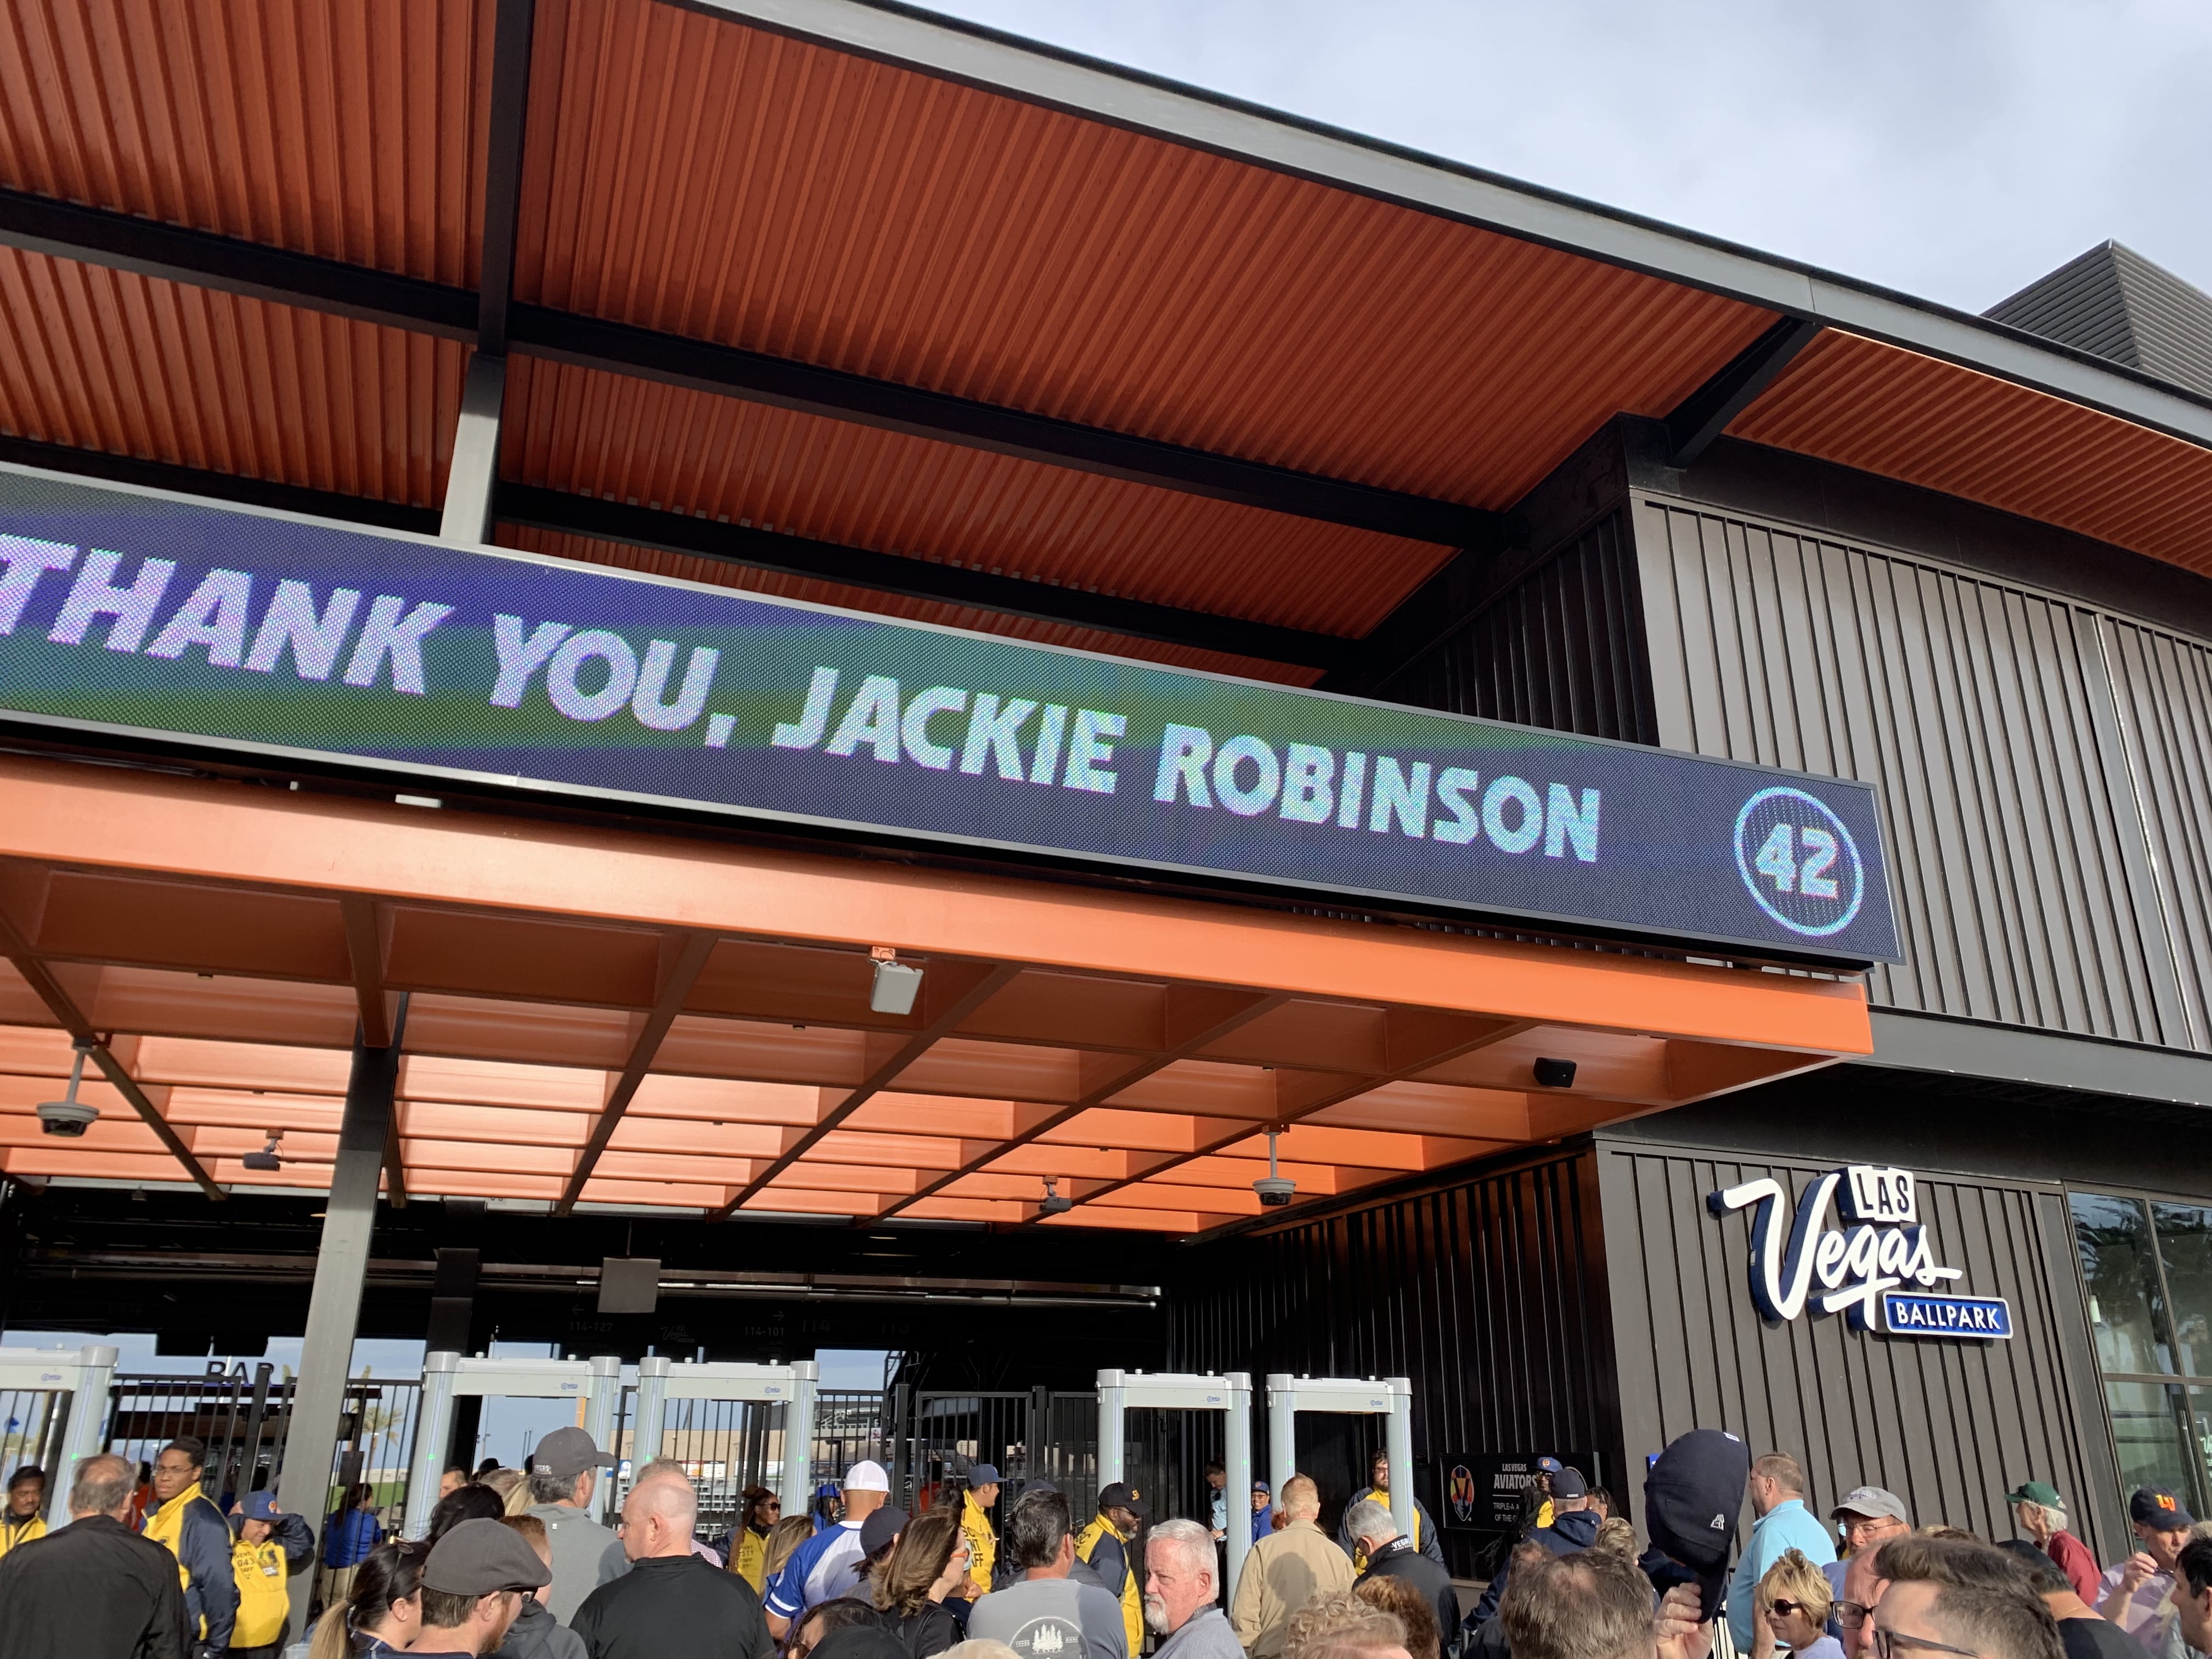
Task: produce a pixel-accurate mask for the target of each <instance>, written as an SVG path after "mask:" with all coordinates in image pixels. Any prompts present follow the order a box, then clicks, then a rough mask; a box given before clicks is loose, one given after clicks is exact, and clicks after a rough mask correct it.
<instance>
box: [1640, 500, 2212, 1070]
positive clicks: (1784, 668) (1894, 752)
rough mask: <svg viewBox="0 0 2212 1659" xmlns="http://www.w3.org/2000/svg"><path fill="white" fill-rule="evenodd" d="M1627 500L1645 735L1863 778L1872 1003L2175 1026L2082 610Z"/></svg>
mask: <svg viewBox="0 0 2212 1659" xmlns="http://www.w3.org/2000/svg"><path fill="white" fill-rule="evenodd" d="M1635 510H1636V513H1637V515H1638V517H1637V535H1638V551H1639V555H1640V558H1641V563H1642V571H1643V590H1644V591H1643V605H1644V611H1645V614H1646V616H1647V617H1648V618H1649V620H1650V658H1651V662H1652V666H1653V672H1654V676H1655V682H1656V703H1657V714H1656V720H1657V723H1658V729H1659V733H1660V741H1662V742H1663V743H1665V744H1668V745H1669V746H1671V747H1680V748H1686V749H1690V750H1695V751H1696V752H1698V753H1700V754H1707V755H1723V756H1728V757H1731V758H1735V759H1740V760H1750V761H1760V762H1764V763H1768V764H1770V765H1780V766H1788V767H1794V768H1798V769H1802V770H1805V771H1809V772H1824V773H1828V774H1832V775H1841V776H1845V777H1854V778H1861V779H1863V780H1865V781H1869V782H1870V783H1874V784H1875V785H1877V786H1879V787H1880V788H1881V801H1882V808H1883V812H1884V826H1883V827H1884V833H1885V835H1886V836H1887V842H1888V848H1889V854H1890V859H1891V866H1892V872H1893V881H1894V884H1895V889H1896V892H1897V898H1898V907H1899V918H1898V920H1899V927H1900V929H1901V932H1902V935H1903V938H1904V940H1905V956H1906V958H1907V960H1906V962H1905V964H1904V965H1903V966H1901V967H1897V968H1881V969H1876V970H1875V973H1874V974H1873V975H1872V976H1871V979H1870V981H1869V990H1870V992H1871V994H1872V995H1873V997H1874V998H1875V1001H1876V1002H1877V1003H1879V1004H1883V1005H1887V1006H1893V1007H1899V1008H1907V1009H1914V1010H1919V1011H1923V1012H1932V1013H1942V1014H1953V1015H1959V1016H1963V1017H1966V1018H1975V1019H1984V1020H1992V1021H1996V1022H2000V1023H2003V1024H2019V1025H2030V1026H2040V1027H2044V1028H2047V1029H2051V1030H2063V1031H2069V1032H2075V1033H2078V1034H2081V1035H2085V1036H2104V1037H2117V1038H2122V1039H2125V1040H2128V1041H2132V1042H2152V1043H2166V1044H2171V1045H2177V1046H2178V1045H2181V1044H2184V1043H2186V1042H2188V1041H2189V1040H2190V1039H2189V1033H2188V1032H2187V1031H2186V1030H2182V1029H2177V1028H2176V1024H2175V1020H2174V1018H2173V1015H2174V1011H2175V1010H2176V1009H2177V1008H2178V1000H2177V999H2176V998H2175V997H2174V996H2173V994H2172V972H2171V969H2170V966H2169V965H2163V964H2161V963H2160V962H2159V960H2158V958H2157V956H2156V954H2155V951H2156V949H2158V948H2160V946H2162V941H2160V940H2154V939H2149V938H2147V937H2146V933H2147V927H2146V918H2148V921H2149V923H2150V925H2151V927H2155V921H2156V918H2155V911H2154V908H2152V896H2151V895H2150V894H2149V893H2148V892H2146V891H2143V890H2142V886H2143V883H2142V879H2140V878H2139V877H2138V876H2136V875H2132V874H2131V872H2130V868H2129V849H2130V848H2138V849H2139V848H2140V847H2141V844H2142V843H2141V835H2142V830H2141V826H2140V824H2139V823H2137V822H2136V817H2135V811H2134V805H2133V803H2132V802H2131V801H2130V800H2129V799H2127V798H2126V794H2125V789H2124V782H2121V783H2120V784H2119V787H2118V788H2117V789H2116V787H2115V784H2116V781H2117V780H2118V776H2119V775H2118V774H2117V773H2116V772H2115V771H2114V770H2113V769H2112V768H2111V767H2110V766H2109V765H2108V764H2107V762H2108V760H2109V759H2110V758H2111V757H2109V756H2107V755H2106V753H2104V752H2103V750H2102V749H2101V748H2100V738H2099V729H2098V728H2099V724H2100V713H2099V710H2100V706H2101V707H2102V708H2104V709H2105V710H2106V714H2104V715H2103V716H2102V718H2103V719H2105V720H2109V718H2110V716H2109V708H2110V700H2109V698H2110V694H2109V689H2108V684H2107V682H2106V679H2105V678H2104V673H2105V671H2104V666H2103V663H2102V660H2101V653H2100V652H2099V650H2098V647H2097V641H2096V638H2095V635H2094V628H2095V625H2096V624H2095V619H2094V618H2093V616H2091V615H2090V614H2089V613H2087V612H2086V611H2084V612H2078V613H2077V612H2076V611H2075V609H2074V608H2073V607H2071V606H2069V605H2067V604H2065V603H2063V602H2062V601H2059V600H2057V599H2051V598H2048V597H2045V596H2043V595H2040V594H2037V593H2033V592H2028V591H2027V590H2025V589H2022V588H2021V587H2018V586H2010V585H2007V584H2002V583H1999V582H1996V581H1991V580H1984V579H1978V578H1975V577H1972V576H1970V575H1966V574H1962V573H1960V572H1956V571H1953V570H1949V569H1945V568H1938V567H1936V566H1933V565H1929V564H1927V563H1923V562H1915V561H1912V560H1910V559H1906V558H1904V557H1901V556H1897V555H1894V554H1889V553H1880V552H1874V551H1869V550H1865V549H1863V548H1857V547H1850V546H1845V545H1843V544H1838V543H1836V542H1833V541H1829V540H1826V539H1822V538H1815V537H1813V536H1809V535H1802V534H1796V533H1792V532H1788V531H1784V530H1781V529H1776V528H1772V527H1769V526H1762V525H1759V524H1755V523H1752V522H1749V521H1747V520H1742V519H1739V518H1735V517H1730V516H1725V515H1722V514H1718V513H1707V512H1697V511H1691V510H1687V509H1685V508H1681V507H1674V506H1671V505H1667V504H1662V503H1660V502H1656V501H1640V502H1639V503H1638V506H1637V507H1636V509H1635ZM2100 699H2102V700H2103V701H2102V702H2101V704H2100ZM2130 838H2131V839H2130ZM2137 856H2138V858H2139V857H2140V854H2139V853H2138V854H2137ZM2162 998H2163V1000H2164V1001H2165V1003H2166V1007H2165V1008H2164V1009H2163V1010H2162V1009H2161V1006H2160V1005H2161V1000H2162Z"/></svg>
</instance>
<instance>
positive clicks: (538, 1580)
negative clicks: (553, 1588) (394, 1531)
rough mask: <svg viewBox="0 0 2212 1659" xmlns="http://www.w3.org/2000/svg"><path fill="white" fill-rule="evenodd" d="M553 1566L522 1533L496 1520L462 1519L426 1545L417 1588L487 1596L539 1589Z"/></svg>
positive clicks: (543, 1585) (445, 1593)
mask: <svg viewBox="0 0 2212 1659" xmlns="http://www.w3.org/2000/svg"><path fill="white" fill-rule="evenodd" d="M552 1582H553V1570H552V1569H551V1568H550V1567H549V1566H547V1565H545V1564H544V1562H543V1561H541V1560H539V1559H538V1552H537V1551H536V1550H534V1549H532V1548H531V1547H530V1546H529V1545H528V1544H526V1543H525V1542H524V1541H523V1538H522V1534H520V1533H519V1532H517V1531H515V1529H514V1528H512V1527H510V1526H508V1525H507V1524H506V1522H501V1521H488V1520H484V1519H483V1518H481V1517H479V1518H478V1519H477V1520H474V1521H464V1522H461V1524H460V1525H459V1526H458V1527H455V1528H453V1530H452V1531H451V1532H449V1533H447V1534H446V1535H445V1536H444V1537H443V1538H441V1539H440V1540H439V1541H437V1543H436V1544H435V1545H434V1546H432V1547H431V1550H430V1559H428V1561H426V1562H424V1563H423V1564H422V1587H423V1588H424V1589H434V1590H436V1591H438V1592H440V1593H441V1595H496V1594H497V1593H498V1592H499V1591H501V1590H524V1589H544V1588H545V1586H546V1585H548V1584H550V1583H552Z"/></svg>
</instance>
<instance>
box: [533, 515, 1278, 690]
mask: <svg viewBox="0 0 2212 1659" xmlns="http://www.w3.org/2000/svg"><path fill="white" fill-rule="evenodd" d="M498 536H499V542H500V545H501V546H502V547H515V548H521V549H524V550H526V551H529V552H532V553H544V554H547V555H549V556H552V557H555V558H562V559H576V560H580V561H581V562H585V563H587V564H603V565H608V566H611V567H612V568H615V569H617V570H642V571H646V572H648V573H649V574H653V575H656V576H674V577H677V578H678V579H679V580H684V581H690V582H708V583H711V584H713V585H714V586H717V587H734V588H738V589H740V590H742V591H744V592H749V593H770V594H774V595H775V596H776V597H778V598H781V599H805V600H806V601H807V602H808V603H810V604H812V605H836V606H837V607H839V608H840V609H842V610H846V611H871V612H873V613H874V614H875V615H877V616H880V617H896V618H898V619H899V620H900V621H902V622H921V623H939V624H941V625H942V626H944V627H946V628H966V629H974V630H975V632H977V633H979V634H1000V635H1005V636H1006V638H1008V639H1015V640H1027V641H1031V642H1032V643H1035V644H1037V645H1064V646H1068V647H1072V648H1073V649H1075V650H1079V651H1097V652H1100V653H1103V654H1105V655H1108V656H1115V657H1133V658H1135V659H1137V660H1139V661H1140V662H1156V663H1160V664H1163V665H1165V666H1167V667H1170V668H1195V669H1200V670H1202V671H1205V672H1206V673H1210V674H1235V675H1238V676H1240V677H1241V678H1245V679H1254V680H1270V681H1273V682H1274V683H1275V684H1279V685H1311V684H1314V682H1315V681H1316V680H1318V679H1319V678H1321V670H1319V669H1318V668H1295V667H1291V666H1288V665H1285V664H1282V663H1273V662H1260V661H1256V660H1255V659H1252V658H1249V657H1234V656H1231V655H1230V654H1229V653H1226V652H1221V651H1198V650H1194V649H1192V648H1191V647H1188V646H1177V645H1163V644H1159V643H1158V642H1157V641H1152V640H1134V639H1130V638H1128V637H1127V636H1126V635H1120V634H1101V633H1097V632H1094V631H1092V630H1091V629H1083V628H1069V627H1066V626H1065V625H1064V624H1061V623H1048V622H1038V621H1035V620H1033V619H1031V618H1030V617H1007V616H1002V615H1000V613H999V612H997V611H970V610H968V609H965V608H964V607H963V606H960V605H945V604H941V603H939V602H938V601H936V600H933V599H907V598H904V597H902V596H901V595H898V594H894V593H877V592H870V591H869V590H867V589H866V588H857V587H841V586H838V585H837V584H836V583H834V582H823V581H811V580H807V579H806V578H805V577H800V576H785V575H780V574H775V573H773V572H769V571H765V570H751V569H748V568H745V567H744V566H742V565H729V564H723V563H720V562H718V561H716V560H714V559H702V558H697V557H695V556H692V555H690V554H688V553H665V552H662V551H660V550H658V549H653V548H642V547H629V546H625V545H623V544H621V543H617V542H602V541H595V540H592V539H591V538H586V537H582V536H566V535H561V534H559V533H556V532H551V531H541V530H529V529H525V528H523V527H521V526H516V525H501V526H499V530H498Z"/></svg>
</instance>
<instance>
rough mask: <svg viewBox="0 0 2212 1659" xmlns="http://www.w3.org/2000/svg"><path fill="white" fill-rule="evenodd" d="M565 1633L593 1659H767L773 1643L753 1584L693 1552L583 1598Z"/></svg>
mask: <svg viewBox="0 0 2212 1659" xmlns="http://www.w3.org/2000/svg"><path fill="white" fill-rule="evenodd" d="M569 1628H570V1629H571V1630H573V1631H574V1632H576V1634H577V1635H579V1636H580V1637H582V1638H584V1646H585V1649H586V1650H587V1651H588V1652H589V1653H590V1654H591V1656H592V1659H667V1656H669V1655H671V1654H681V1655H683V1656H684V1659H769V1655H770V1654H772V1653H773V1652H775V1643H774V1642H773V1641H772V1640H770V1639H769V1633H768V1618H767V1615H765V1614H764V1613H762V1612H761V1604H760V1597H758V1596H757V1595H754V1594H753V1587H752V1586H751V1585H750V1584H748V1583H745V1581H744V1579H742V1578H740V1577H738V1575H737V1574H735V1573H734V1572H725V1571H722V1570H721V1569H720V1567H711V1566H708V1565H707V1563H705V1562H704V1561H702V1560H701V1559H699V1558H698V1557H697V1556H696V1555H663V1556H656V1557H654V1558H653V1559H650V1560H646V1561H637V1562H633V1563H632V1564H631V1565H630V1570H629V1571H628V1572H626V1573H624V1574H623V1576H622V1577H619V1578H617V1579H615V1580H613V1581H612V1582H611V1583H605V1584H602V1585H600V1586H599V1589H595V1590H593V1591H592V1593H591V1594H590V1595H587V1596H586V1597H585V1598H584V1605H583V1606H582V1607H578V1608H577V1609H576V1616H575V1618H574V1620H571V1621H570V1624H569Z"/></svg>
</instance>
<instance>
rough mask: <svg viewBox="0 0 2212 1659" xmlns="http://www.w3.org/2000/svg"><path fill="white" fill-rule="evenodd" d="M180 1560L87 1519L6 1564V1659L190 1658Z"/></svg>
mask: <svg viewBox="0 0 2212 1659" xmlns="http://www.w3.org/2000/svg"><path fill="white" fill-rule="evenodd" d="M190 1653H191V1641H190V1640H189V1638H187V1637H186V1635H185V1592H184V1587H183V1586H182V1585H181V1584H180V1583H178V1580H177V1559H176V1557H174V1556H173V1555H171V1554H170V1553H168V1551H167V1550H165V1549H163V1548H162V1547H161V1546H160V1545H159V1544H155V1543H152V1542H150V1541H148V1540H146V1539H143V1538H141V1537H139V1536H137V1534H135V1533H133V1532H132V1531H131V1528H128V1527H126V1526H125V1525H124V1524H123V1523H122V1522H119V1521H114V1520H111V1519H109V1518H108V1517H107V1516H104V1515H88V1516H82V1517H80V1518H79V1519H77V1520H75V1521H72V1522H70V1523H69V1525H67V1526H66V1527H64V1528H62V1529H61V1530H60V1531H59V1532H57V1533H50V1534H47V1535H46V1537H44V1538H41V1539H39V1540H37V1541H35V1542H33V1543H29V1544H23V1545H19V1546H18V1547H15V1549H12V1550H10V1551H9V1552H8V1556H7V1559H5V1560H0V1659H186V1656H187V1655H188V1654H190Z"/></svg>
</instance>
